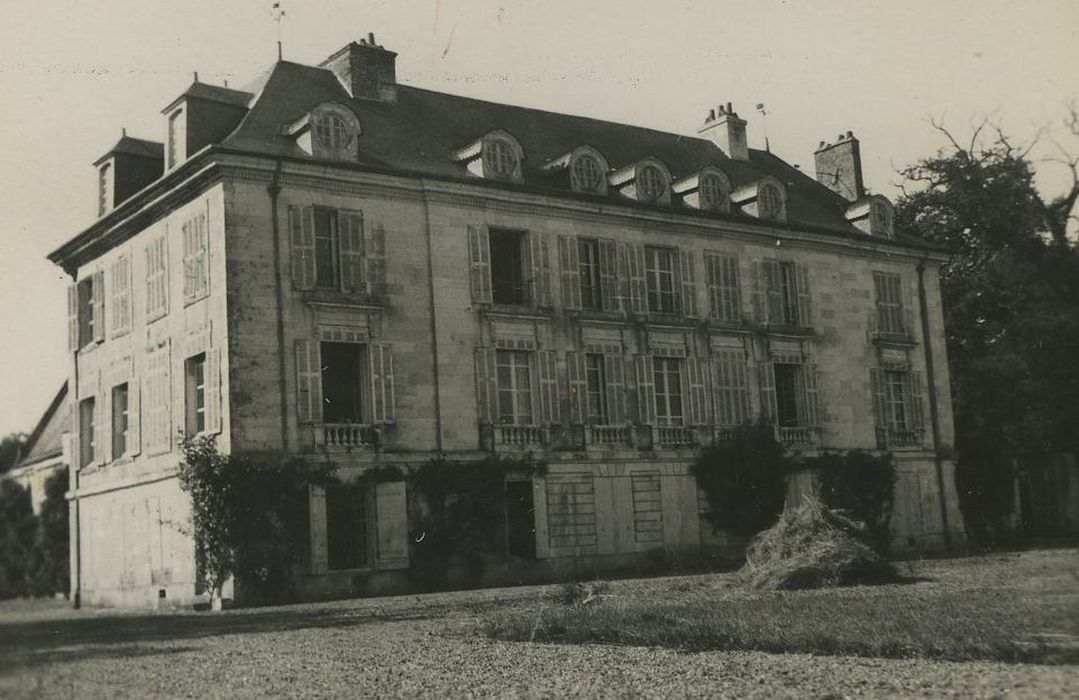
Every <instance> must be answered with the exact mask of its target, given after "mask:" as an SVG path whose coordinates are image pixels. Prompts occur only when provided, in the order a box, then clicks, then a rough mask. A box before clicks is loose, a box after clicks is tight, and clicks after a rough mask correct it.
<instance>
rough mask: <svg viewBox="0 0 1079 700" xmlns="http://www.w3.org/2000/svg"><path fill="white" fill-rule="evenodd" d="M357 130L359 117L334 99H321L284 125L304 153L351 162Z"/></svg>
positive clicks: (356, 143) (353, 158) (353, 155)
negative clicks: (297, 117) (306, 112)
mask: <svg viewBox="0 0 1079 700" xmlns="http://www.w3.org/2000/svg"><path fill="white" fill-rule="evenodd" d="M361 132H362V130H361V128H360V120H359V118H357V117H356V115H355V114H354V113H353V112H352V110H351V109H349V108H348V107H346V106H344V105H342V104H339V103H337V102H324V103H322V104H320V105H319V106H317V107H315V108H314V109H313V110H311V112H310V113H309V114H306V115H304V116H303V117H301V118H300V119H299V120H297V121H295V122H293V123H292V124H290V125H289V126H287V127H285V134H286V135H287V136H291V137H293V138H294V139H296V145H297V146H299V147H300V148H301V149H303V151H304V152H305V153H307V155H309V156H312V157H314V158H320V159H323V160H348V161H355V160H356V159H357V157H358V155H359V153H358V138H359V135H360V133H361Z"/></svg>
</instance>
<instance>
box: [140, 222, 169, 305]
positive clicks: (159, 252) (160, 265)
mask: <svg viewBox="0 0 1079 700" xmlns="http://www.w3.org/2000/svg"><path fill="white" fill-rule="evenodd" d="M168 309H169V283H168V253H167V249H166V243H165V237H164V236H161V237H160V238H157V239H155V240H153V241H151V242H150V243H149V244H148V245H147V246H146V318H147V320H149V321H152V320H154V319H157V318H161V317H162V316H164V315H165V314H166V313H168Z"/></svg>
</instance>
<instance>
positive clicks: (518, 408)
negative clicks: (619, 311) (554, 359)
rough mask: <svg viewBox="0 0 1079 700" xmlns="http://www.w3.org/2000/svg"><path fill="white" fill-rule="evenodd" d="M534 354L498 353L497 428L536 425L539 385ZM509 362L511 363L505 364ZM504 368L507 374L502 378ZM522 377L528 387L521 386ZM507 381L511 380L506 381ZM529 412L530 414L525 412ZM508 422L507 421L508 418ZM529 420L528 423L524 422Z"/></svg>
mask: <svg viewBox="0 0 1079 700" xmlns="http://www.w3.org/2000/svg"><path fill="white" fill-rule="evenodd" d="M534 354H535V353H534V352H532V351H529V350H507V349H502V348H498V349H496V350H495V377H496V382H497V392H498V394H497V402H496V408H497V409H498V421H497V424H498V425H517V426H531V425H536V422H537V416H536V403H535V400H536V391H538V389H539V387H538V386H537V385H536V381H535V375H534V371H533V356H534ZM506 360H509V361H508V362H506ZM503 369H506V370H507V371H508V373H507V375H506V376H505V377H504V376H503ZM522 376H523V377H524V379H525V382H524V384H525V386H520V383H521V382H520V379H521V378H522ZM507 379H508V381H507ZM507 397H508V399H509V406H510V410H509V411H508V412H507V411H506V410H505V407H504V404H503V400H504V399H505V398H507ZM526 411H527V412H526ZM507 418H508V419H509V420H506V419H507ZM525 419H527V420H525Z"/></svg>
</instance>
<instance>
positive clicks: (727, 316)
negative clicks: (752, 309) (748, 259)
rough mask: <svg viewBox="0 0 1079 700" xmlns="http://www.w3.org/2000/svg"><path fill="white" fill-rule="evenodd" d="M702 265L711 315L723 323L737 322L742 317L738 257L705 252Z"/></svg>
mask: <svg viewBox="0 0 1079 700" xmlns="http://www.w3.org/2000/svg"><path fill="white" fill-rule="evenodd" d="M704 265H705V272H706V274H707V282H708V300H709V313H710V315H711V317H712V318H713V319H715V320H717V321H722V322H724V323H738V322H739V321H741V319H742V301H741V293H740V292H739V275H738V258H736V257H735V256H733V255H720V254H718V253H705V255H704Z"/></svg>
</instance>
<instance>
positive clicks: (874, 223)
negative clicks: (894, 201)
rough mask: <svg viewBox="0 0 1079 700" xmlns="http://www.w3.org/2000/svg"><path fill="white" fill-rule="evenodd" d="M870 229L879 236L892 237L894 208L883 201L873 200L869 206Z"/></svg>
mask: <svg viewBox="0 0 1079 700" xmlns="http://www.w3.org/2000/svg"><path fill="white" fill-rule="evenodd" d="M869 230H870V232H871V233H873V234H875V235H877V236H883V237H884V238H891V237H892V210H891V208H890V207H889V206H888V205H887V204H885V203H883V202H873V204H871V205H870V207H869Z"/></svg>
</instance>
